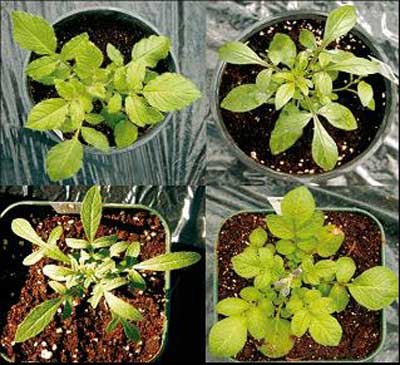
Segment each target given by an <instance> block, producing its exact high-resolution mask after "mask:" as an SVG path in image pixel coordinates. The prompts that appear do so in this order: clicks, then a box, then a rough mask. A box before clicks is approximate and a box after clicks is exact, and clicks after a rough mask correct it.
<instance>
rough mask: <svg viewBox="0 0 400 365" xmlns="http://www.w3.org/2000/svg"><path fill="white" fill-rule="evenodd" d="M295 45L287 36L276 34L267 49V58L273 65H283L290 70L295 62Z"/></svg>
mask: <svg viewBox="0 0 400 365" xmlns="http://www.w3.org/2000/svg"><path fill="white" fill-rule="evenodd" d="M296 53H297V51H296V44H295V43H294V42H293V41H292V39H291V38H290V37H289V36H288V35H287V34H282V33H276V34H275V35H274V38H273V39H272V41H271V43H270V44H269V48H268V57H269V58H270V60H271V61H272V63H273V64H274V65H278V64H279V63H283V64H284V65H286V66H288V67H289V68H292V67H293V65H294V62H295V60H296Z"/></svg>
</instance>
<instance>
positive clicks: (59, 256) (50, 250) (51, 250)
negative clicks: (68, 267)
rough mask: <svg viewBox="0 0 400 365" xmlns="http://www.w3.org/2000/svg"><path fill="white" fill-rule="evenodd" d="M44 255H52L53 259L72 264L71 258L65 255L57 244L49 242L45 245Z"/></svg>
mask: <svg viewBox="0 0 400 365" xmlns="http://www.w3.org/2000/svg"><path fill="white" fill-rule="evenodd" d="M42 247H43V255H44V256H47V257H50V258H51V259H53V260H56V261H61V262H64V263H66V264H70V262H71V260H70V258H69V257H68V256H67V255H65V254H64V253H63V252H62V251H61V250H60V249H59V248H58V246H56V245H49V244H48V243H46V244H44V245H43V246H42Z"/></svg>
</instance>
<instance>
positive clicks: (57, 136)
mask: <svg viewBox="0 0 400 365" xmlns="http://www.w3.org/2000/svg"><path fill="white" fill-rule="evenodd" d="M97 11H99V12H103V11H109V12H115V13H119V14H122V15H125V16H128V17H130V18H132V19H136V20H138V21H139V23H141V25H142V26H143V25H144V26H145V27H147V28H149V29H150V30H151V31H152V32H153V34H155V35H161V34H162V33H161V32H160V31H159V29H158V28H157V27H156V26H154V25H153V24H152V23H150V22H149V21H148V20H146V19H144V18H143V17H142V16H140V15H138V14H136V13H134V12H132V11H130V10H126V9H123V8H118V7H113V6H88V7H85V8H83V9H74V10H71V11H69V12H67V13H65V14H63V15H61V16H59V17H57V18H56V19H55V20H54V21H52V22H51V25H52V26H53V27H54V26H55V25H56V24H57V23H59V22H61V21H63V20H65V19H67V18H69V17H72V16H75V15H79V14H81V13H85V12H97ZM32 53H34V52H31V51H29V52H28V54H27V55H26V57H25V61H24V67H23V69H22V79H23V88H22V92H23V95H22V97H23V98H24V99H25V100H26V105H27V110H28V113H29V112H30V111H31V110H32V108H33V106H34V105H35V103H34V102H33V100H32V97H31V95H30V92H29V89H28V85H29V80H30V79H29V77H28V76H27V74H26V73H25V70H26V68H27V66H28V64H29V60H30V58H31V56H32ZM169 56H170V57H171V63H172V65H173V67H174V68H175V69H174V71H173V72H177V73H180V69H179V64H178V62H177V58H176V56H175V53H174V51H173V49H172V48H171V49H170V51H169ZM169 72H170V71H169ZM172 115H173V113H172V112H168V113H167V114H166V115H165V118H164V120H162V121H161V122H159V123H157V124H155V125H154V126H152V127H150V128H149V130H148V131H147V132H146V133H145V134H144V135H142V136H141V137H140V138H139V139H137V140H136V141H135V142H134V143H133V144H131V145H129V146H127V147H124V148H117V147H116V146H112V147H110V150H109V151H108V152H103V151H99V150H97V149H96V148H94V147H92V146H89V145H86V144H83V148H84V152H85V153H89V154H92V155H102V156H103V155H106V156H107V155H113V154H119V153H123V152H127V151H131V150H134V149H136V148H138V147H141V146H143V145H144V144H146V143H147V142H148V141H150V140H151V139H152V138H153V137H154V136H156V135H157V134H158V133H159V132H160V131H161V129H162V128H164V127H165V125H166V124H167V123H168V122H169V121H170V120H171V119H172ZM45 134H47V135H48V136H49V138H50V139H51V140H52V141H54V142H57V143H59V142H62V141H64V138H63V133H62V132H61V131H59V130H50V131H45Z"/></svg>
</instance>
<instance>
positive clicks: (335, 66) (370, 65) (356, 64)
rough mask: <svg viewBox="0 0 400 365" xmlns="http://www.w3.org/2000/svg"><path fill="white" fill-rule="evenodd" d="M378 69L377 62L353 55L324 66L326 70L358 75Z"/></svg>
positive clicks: (367, 73) (375, 71)
mask: <svg viewBox="0 0 400 365" xmlns="http://www.w3.org/2000/svg"><path fill="white" fill-rule="evenodd" d="M379 70H380V68H379V64H378V63H377V62H375V61H369V60H367V59H365V58H361V57H355V56H352V57H351V58H346V59H344V60H342V61H340V62H337V63H332V64H330V65H329V66H328V67H327V68H326V71H341V72H347V73H349V74H353V75H359V76H366V75H371V74H375V73H379Z"/></svg>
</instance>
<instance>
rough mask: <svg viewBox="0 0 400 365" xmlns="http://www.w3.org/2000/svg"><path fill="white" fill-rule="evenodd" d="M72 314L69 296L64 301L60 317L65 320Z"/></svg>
mask: <svg viewBox="0 0 400 365" xmlns="http://www.w3.org/2000/svg"><path fill="white" fill-rule="evenodd" d="M71 315H72V303H71V298H69V297H68V298H67V299H66V301H65V303H64V309H63V311H62V316H61V319H63V320H65V319H67V318H69V317H71Z"/></svg>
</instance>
